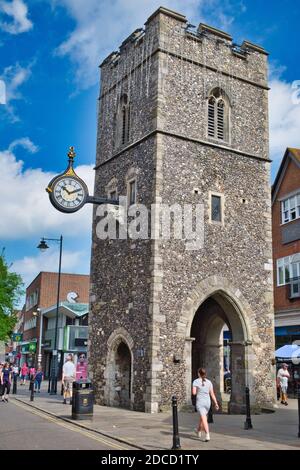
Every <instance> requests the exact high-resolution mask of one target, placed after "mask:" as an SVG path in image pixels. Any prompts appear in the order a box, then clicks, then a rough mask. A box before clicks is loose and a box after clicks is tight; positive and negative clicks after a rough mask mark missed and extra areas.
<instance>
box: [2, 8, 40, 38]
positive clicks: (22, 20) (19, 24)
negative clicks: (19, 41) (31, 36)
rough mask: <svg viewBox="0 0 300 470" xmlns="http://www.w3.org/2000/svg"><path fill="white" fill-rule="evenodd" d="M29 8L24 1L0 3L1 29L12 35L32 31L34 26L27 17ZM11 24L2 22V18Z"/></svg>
mask: <svg viewBox="0 0 300 470" xmlns="http://www.w3.org/2000/svg"><path fill="white" fill-rule="evenodd" d="M27 15H28V8H27V5H26V4H25V3H24V2H23V0H12V1H11V2H6V1H0V29H2V30H3V31H6V32H7V33H10V34H20V33H25V32H26V31H29V30H30V29H32V27H33V24H32V22H31V21H30V19H29V18H28V17H27ZM6 17H9V18H8V19H9V22H7V21H2V20H1V18H4V19H6V20H7V18H6Z"/></svg>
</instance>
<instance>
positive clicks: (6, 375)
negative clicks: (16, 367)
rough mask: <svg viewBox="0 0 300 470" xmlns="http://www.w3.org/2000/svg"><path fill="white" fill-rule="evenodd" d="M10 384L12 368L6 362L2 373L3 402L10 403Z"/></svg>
mask: <svg viewBox="0 0 300 470" xmlns="http://www.w3.org/2000/svg"><path fill="white" fill-rule="evenodd" d="M10 384H11V368H10V365H9V363H8V362H6V363H5V364H4V366H3V368H2V371H1V388H2V390H1V395H2V401H3V402H5V401H6V402H8V398H7V395H9V392H10Z"/></svg>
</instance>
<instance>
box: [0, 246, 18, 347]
mask: <svg viewBox="0 0 300 470" xmlns="http://www.w3.org/2000/svg"><path fill="white" fill-rule="evenodd" d="M10 267H11V266H8V264H7V262H6V260H5V257H4V249H3V250H2V253H0V341H6V340H7V339H9V338H10V336H11V334H12V332H13V329H14V326H15V324H16V322H17V315H16V304H17V303H18V302H19V300H20V297H21V296H22V295H23V285H24V284H23V281H22V278H21V276H20V275H19V274H17V273H14V272H10Z"/></svg>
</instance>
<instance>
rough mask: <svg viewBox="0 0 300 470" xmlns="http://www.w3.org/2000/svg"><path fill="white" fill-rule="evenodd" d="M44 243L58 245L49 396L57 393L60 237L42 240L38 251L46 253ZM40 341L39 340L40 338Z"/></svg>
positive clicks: (61, 240)
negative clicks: (50, 242) (51, 242)
mask: <svg viewBox="0 0 300 470" xmlns="http://www.w3.org/2000/svg"><path fill="white" fill-rule="evenodd" d="M46 241H53V242H58V243H59V263H58V281H57V301H56V317H55V333H54V348H53V349H52V364H51V372H50V395H56V393H57V372H58V370H57V352H58V351H57V339H58V338H57V337H58V314H59V295H60V274H61V257H62V243H63V237H62V235H61V236H60V237H59V238H42V239H41V241H40V244H39V245H38V247H37V248H38V249H39V250H41V251H43V252H44V251H46V250H47V249H48V248H49V246H48V245H47V243H46ZM40 341H41V338H40Z"/></svg>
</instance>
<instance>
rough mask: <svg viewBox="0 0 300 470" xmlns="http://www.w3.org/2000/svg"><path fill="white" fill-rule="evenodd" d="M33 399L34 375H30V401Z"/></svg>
mask: <svg viewBox="0 0 300 470" xmlns="http://www.w3.org/2000/svg"><path fill="white" fill-rule="evenodd" d="M33 400H34V376H33V375H32V376H31V377H30V401H33Z"/></svg>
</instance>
